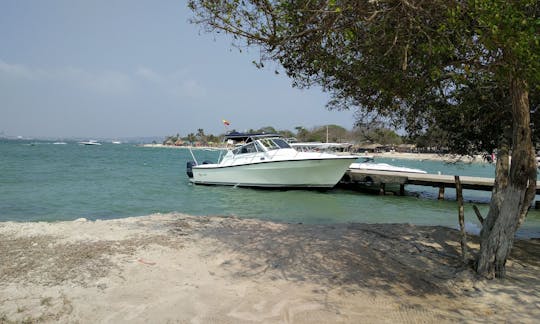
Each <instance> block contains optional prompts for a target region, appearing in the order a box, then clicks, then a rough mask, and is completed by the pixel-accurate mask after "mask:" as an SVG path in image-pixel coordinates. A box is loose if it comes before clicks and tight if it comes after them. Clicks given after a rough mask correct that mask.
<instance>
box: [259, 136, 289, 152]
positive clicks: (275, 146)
mask: <svg viewBox="0 0 540 324" xmlns="http://www.w3.org/2000/svg"><path fill="white" fill-rule="evenodd" d="M259 142H260V143H261V144H262V145H263V146H264V147H265V148H266V149H267V150H268V151H272V150H279V149H280V148H291V146H290V145H289V143H287V142H286V141H285V140H283V139H281V138H263V139H260V140H259Z"/></svg>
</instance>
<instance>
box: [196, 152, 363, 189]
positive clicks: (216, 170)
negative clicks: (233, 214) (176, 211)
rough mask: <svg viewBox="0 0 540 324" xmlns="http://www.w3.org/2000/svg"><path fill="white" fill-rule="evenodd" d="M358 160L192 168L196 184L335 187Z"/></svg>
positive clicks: (291, 161)
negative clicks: (350, 166)
mask: <svg viewBox="0 0 540 324" xmlns="http://www.w3.org/2000/svg"><path fill="white" fill-rule="evenodd" d="M354 159H355V158H354V157H352V158H339V157H336V158H330V159H329V158H326V159H310V160H306V159H301V160H284V161H267V162H260V163H251V164H241V165H231V166H219V165H215V164H214V165H200V166H194V167H193V170H192V171H193V177H192V178H191V179H190V181H191V182H193V183H195V184H206V185H228V186H239V187H265V188H332V187H334V186H335V185H336V184H337V182H338V181H339V180H340V179H341V177H342V176H343V175H344V173H345V171H346V170H347V168H348V167H349V165H350V164H351V162H353V160H354Z"/></svg>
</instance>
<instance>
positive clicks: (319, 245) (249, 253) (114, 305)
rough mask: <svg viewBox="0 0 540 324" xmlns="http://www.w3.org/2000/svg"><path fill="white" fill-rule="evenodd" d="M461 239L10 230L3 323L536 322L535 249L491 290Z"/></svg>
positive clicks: (199, 221)
mask: <svg viewBox="0 0 540 324" xmlns="http://www.w3.org/2000/svg"><path fill="white" fill-rule="evenodd" d="M458 237H459V235H458V233H457V232H456V231H455V230H452V229H448V228H443V227H423V226H413V225H407V224H371V225H368V224H337V225H306V224H281V223H272V222H266V221H261V220H252V219H238V218H235V217H220V216H212V217H193V216H188V215H183V214H164V215H162V214H156V215H150V216H144V217H132V218H125V219H117V220H107V221H99V220H98V221H86V220H84V219H81V220H76V221H69V222H54V223H45V222H36V223H15V222H3V223H0V251H2V253H1V254H0V323H4V322H6V323H10V322H22V321H26V322H40V323H41V322H63V323H67V322H69V323H73V322H80V323H96V322H100V323H119V322H130V323H149V322H151V323H168V322H171V323H177V322H180V323H184V322H187V323H209V322H211V323H315V322H316V323H368V322H375V323H396V322H406V323H407V322H409V323H418V322H422V323H435V322H436V323H450V322H452V323H453V322H456V321H458V322H484V323H485V322H503V321H506V322H512V323H513V322H520V323H533V322H536V321H537V319H538V318H540V291H539V290H538V287H540V242H539V241H538V240H528V241H517V242H516V246H515V248H514V250H513V253H512V256H511V258H510V260H509V262H508V278H507V279H506V280H492V281H488V280H484V279H480V278H477V277H476V276H475V274H474V273H473V272H472V271H471V270H470V268H469V267H468V266H466V265H463V264H462V263H461V261H460V254H459V253H460V252H459V243H458ZM469 239H470V244H469V247H470V249H471V250H472V251H473V252H474V251H475V250H476V249H477V248H478V245H477V242H476V241H475V238H474V237H469Z"/></svg>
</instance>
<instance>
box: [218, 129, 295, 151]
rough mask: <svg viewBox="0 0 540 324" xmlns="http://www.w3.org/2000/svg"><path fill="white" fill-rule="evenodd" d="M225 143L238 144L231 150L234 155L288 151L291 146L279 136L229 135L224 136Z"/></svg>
mask: <svg viewBox="0 0 540 324" xmlns="http://www.w3.org/2000/svg"><path fill="white" fill-rule="evenodd" d="M225 139H226V140H227V141H229V140H232V141H233V142H236V143H238V142H240V143H244V144H240V145H239V146H238V147H237V148H235V149H234V150H232V153H233V154H234V155H239V154H247V153H257V152H269V151H273V150H279V149H290V148H291V146H290V145H289V143H287V141H286V140H285V139H283V137H282V136H281V135H279V134H243V133H231V134H228V135H226V136H225Z"/></svg>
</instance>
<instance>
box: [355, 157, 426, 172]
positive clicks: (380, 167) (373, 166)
mask: <svg viewBox="0 0 540 324" xmlns="http://www.w3.org/2000/svg"><path fill="white" fill-rule="evenodd" d="M360 160H363V161H362V162H360V163H358V162H355V163H351V165H350V166H349V169H350V170H355V169H356V170H370V171H388V172H408V173H427V172H426V171H424V170H420V169H413V168H406V167H400V166H395V165H390V164H388V163H375V162H373V157H370V156H366V157H361V158H360Z"/></svg>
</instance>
